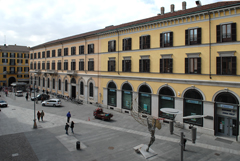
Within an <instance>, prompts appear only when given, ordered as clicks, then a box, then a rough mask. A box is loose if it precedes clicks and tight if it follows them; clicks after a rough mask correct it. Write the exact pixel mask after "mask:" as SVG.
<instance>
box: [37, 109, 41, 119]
mask: <svg viewBox="0 0 240 161" xmlns="http://www.w3.org/2000/svg"><path fill="white" fill-rule="evenodd" d="M40 117H41V112H39V111H38V112H37V118H38V121H39V120H40Z"/></svg>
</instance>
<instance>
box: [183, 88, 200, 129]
mask: <svg viewBox="0 0 240 161" xmlns="http://www.w3.org/2000/svg"><path fill="white" fill-rule="evenodd" d="M202 100H203V97H202V94H201V93H200V92H199V91H197V90H195V89H190V90H188V91H186V93H185V94H184V109H183V116H190V115H203V101H202ZM184 122H185V123H189V124H193V125H198V126H203V119H202V118H197V119H184Z"/></svg>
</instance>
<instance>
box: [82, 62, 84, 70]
mask: <svg viewBox="0 0 240 161" xmlns="http://www.w3.org/2000/svg"><path fill="white" fill-rule="evenodd" d="M82 70H84V62H82Z"/></svg>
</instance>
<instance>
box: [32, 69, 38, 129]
mask: <svg viewBox="0 0 240 161" xmlns="http://www.w3.org/2000/svg"><path fill="white" fill-rule="evenodd" d="M35 75H36V73H34V83H33V89H34V101H33V102H34V120H33V128H34V129H37V123H36V100H35V99H36V96H35V84H36V77H35ZM30 92H31V91H30Z"/></svg>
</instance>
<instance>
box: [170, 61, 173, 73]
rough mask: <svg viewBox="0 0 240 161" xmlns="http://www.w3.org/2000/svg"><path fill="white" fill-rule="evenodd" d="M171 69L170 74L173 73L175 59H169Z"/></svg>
mask: <svg viewBox="0 0 240 161" xmlns="http://www.w3.org/2000/svg"><path fill="white" fill-rule="evenodd" d="M169 68H170V73H172V72H173V59H169Z"/></svg>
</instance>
